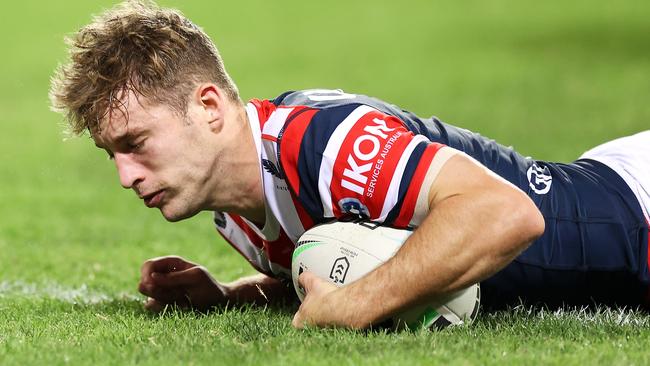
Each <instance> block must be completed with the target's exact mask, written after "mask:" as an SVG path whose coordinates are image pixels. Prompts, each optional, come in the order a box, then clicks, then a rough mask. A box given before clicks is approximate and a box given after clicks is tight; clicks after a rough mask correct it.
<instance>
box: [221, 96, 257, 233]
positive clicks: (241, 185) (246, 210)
mask: <svg viewBox="0 0 650 366" xmlns="http://www.w3.org/2000/svg"><path fill="white" fill-rule="evenodd" d="M233 122H234V124H235V126H236V128H234V130H233V133H232V136H233V137H234V138H233V140H234V142H235V143H233V144H232V146H233V148H232V150H231V152H230V156H229V157H228V158H227V160H229V161H230V165H231V167H230V169H228V171H229V172H230V173H228V174H232V176H230V177H217V179H219V180H221V181H222V182H230V183H229V184H228V185H227V186H222V185H219V186H221V189H220V191H216V192H214V194H216V196H217V198H216V199H215V200H214V202H213V205H212V207H211V209H212V210H217V211H223V212H228V213H232V214H236V215H239V216H242V217H245V218H246V219H247V220H249V221H251V222H254V223H255V224H257V225H259V226H260V227H263V226H264V223H265V221H266V213H265V208H264V190H263V183H262V173H261V167H260V164H259V156H258V152H257V148H256V147H255V140H254V137H253V132H252V130H251V127H250V124H249V121H248V115H247V113H246V110H245V109H244V107H243V106H239V105H237V106H236V107H235V108H234V110H233Z"/></svg>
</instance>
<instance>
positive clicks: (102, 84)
mask: <svg viewBox="0 0 650 366" xmlns="http://www.w3.org/2000/svg"><path fill="white" fill-rule="evenodd" d="M66 41H67V43H68V45H69V47H70V48H69V57H70V59H69V62H68V63H67V64H65V65H62V66H59V68H58V69H57V70H56V72H55V74H54V76H53V78H52V83H51V88H50V100H51V103H52V109H53V110H55V111H57V112H61V113H63V114H64V115H65V116H66V119H67V120H68V123H69V127H70V131H71V132H72V133H74V134H76V135H80V134H82V133H83V132H84V131H86V130H90V131H92V130H93V129H94V128H97V127H99V123H100V121H101V120H102V119H103V118H104V117H105V116H107V115H109V114H110V113H112V112H114V111H119V112H121V113H123V114H126V110H125V106H124V97H125V96H126V95H127V93H128V92H135V93H136V94H137V95H140V96H143V97H145V98H146V99H147V100H148V101H151V102H154V103H164V104H166V105H168V106H170V107H171V108H172V109H173V110H174V111H175V112H178V113H179V114H181V115H184V114H185V112H186V111H187V103H188V95H190V93H191V92H192V90H193V89H194V88H195V87H196V85H197V84H199V83H202V82H213V83H215V84H216V85H217V86H219V87H220V88H221V89H222V90H223V91H224V93H225V94H226V95H227V96H228V97H229V99H231V100H233V101H239V92H238V91H237V87H236V86H235V84H234V83H233V81H232V80H231V79H230V76H228V74H227V73H226V70H225V68H224V65H223V61H222V60H221V56H220V55H219V52H218V51H217V48H216V47H215V45H214V43H213V42H212V41H211V40H210V38H209V37H208V35H206V34H205V32H203V30H202V29H201V28H199V27H198V26H197V25H195V24H194V23H192V22H191V21H190V20H189V19H187V18H186V17H185V16H183V15H182V14H181V13H180V12H179V11H177V10H174V9H163V8H160V7H158V6H157V5H156V4H155V3H153V2H150V1H127V2H123V3H121V4H119V5H117V6H116V7H114V8H112V9H109V10H107V11H105V12H104V13H102V14H101V15H99V16H96V17H94V19H93V21H92V22H91V23H90V24H88V25H86V26H85V27H83V28H81V29H80V30H79V31H78V32H77V33H76V34H74V35H73V36H72V37H69V38H68V39H66Z"/></svg>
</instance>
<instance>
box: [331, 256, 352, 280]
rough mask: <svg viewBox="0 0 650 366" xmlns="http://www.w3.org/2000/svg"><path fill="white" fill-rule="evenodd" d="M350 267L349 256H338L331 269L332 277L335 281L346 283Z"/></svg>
mask: <svg viewBox="0 0 650 366" xmlns="http://www.w3.org/2000/svg"><path fill="white" fill-rule="evenodd" d="M349 268H350V261H348V258H347V257H341V258H337V259H336V260H335V261H334V265H333V266H332V270H331V271H330V279H332V280H333V281H334V283H341V284H342V283H344V282H345V276H347V274H348V269H349Z"/></svg>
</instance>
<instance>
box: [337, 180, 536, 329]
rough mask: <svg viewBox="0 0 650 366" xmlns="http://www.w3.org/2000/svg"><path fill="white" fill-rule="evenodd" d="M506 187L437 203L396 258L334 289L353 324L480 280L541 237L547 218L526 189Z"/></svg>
mask: <svg viewBox="0 0 650 366" xmlns="http://www.w3.org/2000/svg"><path fill="white" fill-rule="evenodd" d="M497 188H502V187H497ZM505 188H506V189H499V190H498V191H493V192H492V194H486V193H485V191H484V190H483V191H477V192H476V193H475V194H474V193H473V192H467V193H466V194H463V195H458V196H452V197H449V198H447V199H445V200H444V201H442V202H440V203H438V205H437V206H436V207H435V209H434V210H432V211H431V212H430V213H429V215H428V216H427V217H426V219H425V220H424V222H423V223H422V224H421V225H420V227H419V228H418V229H417V230H416V231H415V232H414V233H413V235H412V236H411V237H410V238H409V240H407V242H406V243H405V244H404V245H403V246H402V248H401V249H400V250H399V252H398V253H397V254H396V255H395V256H394V257H393V258H392V259H391V260H389V261H388V262H387V263H386V264H385V265H383V266H380V267H379V268H377V269H376V270H375V271H373V272H371V273H370V274H369V275H368V276H366V277H364V278H362V279H361V280H359V281H357V282H355V283H353V284H351V285H350V286H348V287H345V288H343V289H341V291H336V295H335V296H338V297H339V301H342V302H343V303H345V304H346V306H345V308H347V309H348V311H346V312H345V313H347V315H348V316H349V319H348V321H349V322H350V324H351V325H352V326H353V327H358V328H362V327H366V326H368V325H370V324H372V323H377V322H379V321H381V320H383V319H385V318H386V317H389V316H391V315H393V314H395V313H397V312H399V311H400V310H403V309H404V308H406V307H409V306H412V305H414V304H417V303H422V302H425V301H431V299H433V298H436V297H439V296H441V295H444V294H448V293H451V292H454V291H457V290H460V289H463V288H465V287H467V286H469V285H471V284H473V283H476V282H479V281H481V280H483V279H485V278H487V277H489V276H490V275H492V274H494V273H496V272H497V271H498V270H500V269H501V268H503V267H504V266H506V265H507V264H508V263H509V262H510V261H512V260H513V259H514V258H515V257H516V255H518V253H520V252H521V250H523V249H524V248H526V247H527V246H528V245H529V244H530V242H532V241H533V240H534V239H536V238H537V237H538V236H539V235H541V232H542V231H543V218H542V217H541V215H540V214H539V211H538V210H537V208H536V207H535V206H534V204H533V203H532V202H531V201H530V200H529V199H528V198H527V197H525V195H523V193H521V192H518V191H515V190H512V189H511V188H510V187H505ZM540 222H541V223H540ZM342 313H343V312H342Z"/></svg>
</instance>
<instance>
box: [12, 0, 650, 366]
mask: <svg viewBox="0 0 650 366" xmlns="http://www.w3.org/2000/svg"><path fill="white" fill-rule="evenodd" d="M226 3H227V4H226ZM162 4H164V5H170V6H175V7H179V8H180V9H181V10H183V11H184V12H185V14H187V15H188V16H189V17H190V18H192V19H193V20H194V21H195V22H197V23H198V24H200V25H202V26H203V27H204V28H205V30H206V31H207V32H208V33H209V34H210V35H211V36H212V37H213V38H214V40H215V41H216V43H217V45H218V46H219V47H220V49H221V52H222V55H223V57H224V59H225V61H226V65H227V67H228V69H229V71H230V73H231V75H232V76H233V78H234V79H235V80H236V81H237V83H238V85H239V87H240V90H241V92H242V97H243V98H244V99H249V98H252V97H259V98H266V97H273V96H275V95H277V94H279V93H281V92H283V91H285V90H289V89H300V88H309V87H327V88H343V89H345V90H347V91H351V92H357V93H364V94H370V95H373V96H377V97H380V98H383V99H386V100H389V101H391V102H393V103H395V104H398V105H400V106H402V107H404V108H406V109H410V110H412V111H414V112H416V113H418V114H420V115H423V116H428V115H431V114H435V115H437V116H438V117H440V118H441V119H443V120H445V121H447V122H450V123H453V124H457V125H461V126H463V127H466V128H469V129H472V130H475V131H478V132H480V133H482V134H484V135H486V136H490V137H491V138H494V139H496V140H497V141H500V142H502V143H504V144H506V145H513V146H515V148H517V149H518V150H519V151H520V152H522V153H523V154H526V155H532V156H534V157H537V158H540V159H547V160H560V161H569V160H571V159H574V158H576V157H577V156H578V155H579V154H580V153H581V152H582V151H584V150H585V149H587V148H589V147H590V146H593V145H595V144H598V143H600V142H603V141H606V140H608V139H612V138H614V137H618V136H621V135H624V134H629V133H632V132H636V131H640V130H644V129H648V126H649V124H650V103H648V99H649V97H650V82H648V81H649V76H650V38H649V37H648V35H649V34H650V22H648V19H649V18H650V3H646V2H642V1H635V0H629V1H619V2H610V1H582V0H579V1H572V2H565V1H556V0H552V1H546V2H539V1H528V0H526V1H519V2H511V1H505V0H486V1H478V0H468V1H463V2H452V1H434V2H432V1H424V0H422V1H417V0H416V1H412V2H404V3H400V2H397V3H394V2H391V3H386V4H384V3H382V2H378V1H367V0H364V1H354V2H348V1H341V0H333V1H330V2H323V3H318V4H316V3H313V2H306V1H287V2H283V4H282V5H279V3H277V4H276V3H274V2H268V1H259V0H252V1H246V2H241V4H240V5H236V4H235V2H223V4H220V2H217V1H204V2H199V1H180V0H179V1H164V2H162ZM110 5H111V2H108V1H101V2H90V1H68V2H65V3H63V2H36V1H34V0H25V1H14V2H11V3H7V4H4V5H3V11H2V14H1V15H0V41H1V42H0V45H2V53H1V54H2V57H0V132H1V133H0V178H1V179H0V365H28V364H47V365H56V364H116V365H123V364H219V363H224V364H238V365H249V364H250V365H252V364H255V365H259V364H265V365H266V364H269V365H273V364H310V365H311V364H323V365H328V364H350V365H352V364H360V363H369V364H382V365H384V364H385V365H397V364H399V365H409V364H524V365H526V364H563V365H584V364H606V365H609V364H621V365H627V364H636V365H646V364H649V363H650V353H649V352H648V345H649V344H650V328H649V327H650V317H649V316H648V315H647V314H641V313H636V312H633V311H627V310H604V309H603V310H601V311H597V312H581V311H564V312H549V311H543V310H540V309H526V308H522V309H515V310H513V311H509V312H501V313H496V314H481V315H480V317H479V319H478V321H477V322H476V323H475V324H474V325H472V326H469V327H458V328H454V329H447V330H445V331H442V332H438V333H426V332H424V333H415V334H412V333H399V334H386V333H369V334H365V333H357V332H348V331H340V330H327V331H319V330H308V331H295V330H293V329H292V328H291V327H290V319H291V315H292V314H291V311H292V309H279V310H272V309H244V310H223V311H219V312H216V313H212V314H210V315H207V316H203V315H196V314H186V313H177V312H174V311H170V312H167V313H165V314H164V315H162V316H152V315H149V314H147V313H145V312H144V311H143V310H142V309H141V306H140V302H141V301H142V297H140V296H139V295H138V294H137V291H136V290H135V287H136V284H137V281H138V277H139V266H140V264H141V262H142V261H144V260H145V259H147V258H149V257H153V256H158V255H165V254H170V253H174V254H179V255H182V256H185V257H187V258H190V259H192V260H194V261H197V262H200V263H203V264H205V265H206V266H207V267H208V268H209V269H210V270H211V271H212V272H213V273H214V274H215V276H216V277H217V278H219V279H222V280H224V281H228V280H232V279H235V278H237V277H239V276H241V275H245V274H249V273H252V270H251V268H250V267H249V266H248V265H247V263H246V262H245V261H244V260H243V259H241V258H239V256H238V255H237V254H236V253H235V252H234V251H233V250H231V249H229V248H228V247H227V246H226V244H225V243H224V242H223V241H221V240H220V239H219V238H218V237H217V234H216V232H215V230H214V229H213V227H212V224H211V220H210V215H209V214H208V213H204V214H201V215H199V216H197V217H195V218H193V219H191V220H188V221H186V222H181V223H176V224H169V223H166V222H165V221H164V220H163V219H162V217H161V216H160V215H159V213H158V212H156V211H154V210H147V209H146V208H145V207H143V206H142V204H141V203H140V202H139V201H138V200H136V199H134V195H133V193H132V192H127V191H124V190H122V189H121V188H120V186H119V184H118V180H117V176H116V174H115V171H114V167H113V166H112V165H111V163H110V162H109V161H107V160H106V158H105V154H104V153H103V152H100V151H98V150H97V149H95V148H94V147H93V145H92V143H91V142H90V141H89V139H88V138H87V137H82V138H73V139H66V141H64V135H63V134H62V128H61V127H62V119H61V117H60V116H58V115H56V114H54V113H52V112H50V111H49V110H48V100H47V91H48V84H49V77H50V76H51V74H52V71H53V70H54V68H55V67H56V65H57V64H58V63H60V62H62V61H63V60H64V58H65V48H64V44H63V37H64V35H66V34H68V33H70V32H73V31H75V30H76V29H77V28H78V27H80V26H81V25H83V24H85V23H86V22H87V21H88V20H89V19H90V14H92V13H97V12H99V11H101V9H103V8H105V7H108V6H110Z"/></svg>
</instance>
